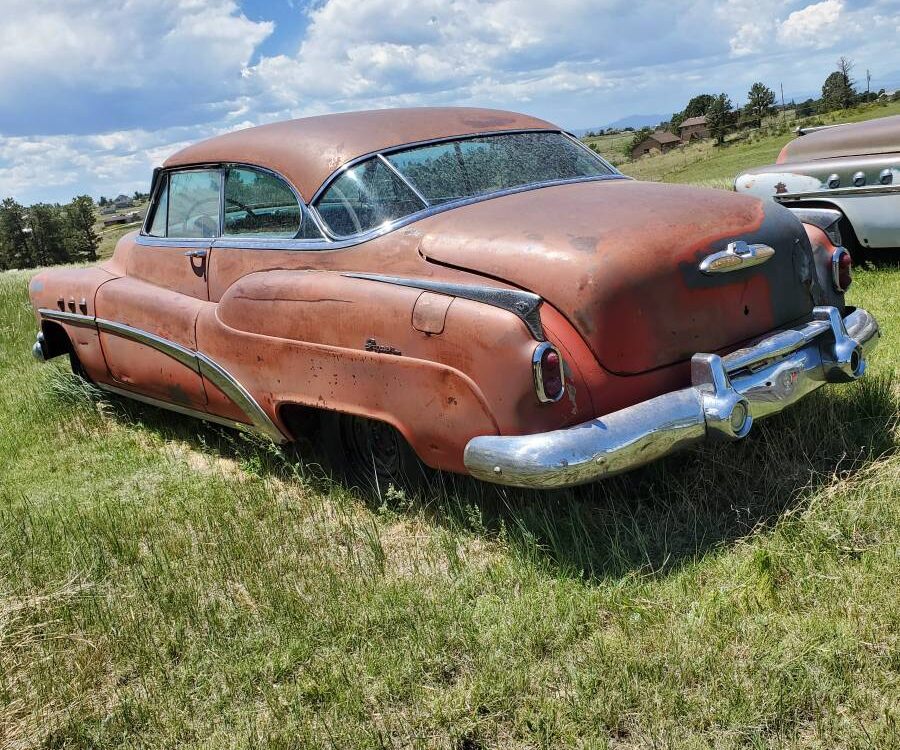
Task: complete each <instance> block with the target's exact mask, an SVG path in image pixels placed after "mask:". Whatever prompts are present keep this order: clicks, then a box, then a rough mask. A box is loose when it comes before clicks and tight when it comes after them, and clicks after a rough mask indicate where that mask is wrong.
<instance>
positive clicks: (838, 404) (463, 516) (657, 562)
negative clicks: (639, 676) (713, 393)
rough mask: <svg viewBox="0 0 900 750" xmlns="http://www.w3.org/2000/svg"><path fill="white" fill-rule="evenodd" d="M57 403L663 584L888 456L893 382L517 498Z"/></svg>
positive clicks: (208, 428) (168, 418) (810, 401)
mask: <svg viewBox="0 0 900 750" xmlns="http://www.w3.org/2000/svg"><path fill="white" fill-rule="evenodd" d="M51 386H52V388H53V390H54V392H55V393H56V397H57V398H59V399H62V400H64V401H68V402H70V403H72V404H73V405H79V404H80V405H84V404H85V403H86V401H87V400H92V401H94V402H95V403H97V404H101V405H102V408H104V409H111V410H113V411H114V413H115V415H116V418H118V419H121V420H123V421H125V422H131V423H136V424H140V425H142V426H143V427H144V428H145V429H147V430H150V431H151V432H152V433H154V434H156V435H157V436H158V437H159V438H160V439H162V440H165V441H172V440H177V441H183V442H184V443H186V444H188V445H190V446H191V447H193V448H195V449H197V450H201V451H205V452H212V453H213V454H217V455H219V456H222V457H225V458H229V459H232V460H234V461H236V462H238V463H239V464H240V465H241V466H242V467H243V468H244V469H246V470H248V471H250V472H251V473H253V474H255V475H258V476H263V477H265V476H273V477H278V478H280V479H282V480H285V481H301V482H303V483H305V484H306V485H308V486H310V487H311V488H313V489H315V490H318V491H321V492H324V493H328V492H332V491H335V489H337V488H341V489H343V490H351V491H354V492H357V493H358V495H359V496H360V497H361V498H362V499H363V500H364V501H365V502H366V503H367V504H368V505H369V506H370V508H372V510H374V511H376V512H392V513H399V514H403V513H408V512H416V513H420V514H422V515H424V516H425V517H427V518H429V519H430V520H431V521H432V522H433V523H434V524H435V525H440V526H444V527H448V528H451V529H454V530H460V531H464V532H466V533H474V534H480V535H484V536H487V537H491V538H503V539H504V540H505V542H506V543H507V544H508V545H509V546H510V548H511V549H512V550H513V551H514V552H515V553H517V554H520V555H523V556H526V557H527V558H529V559H530V560H531V561H533V562H534V563H535V564H536V565H541V566H547V567H549V568H551V569H553V570H554V572H555V573H557V574H564V575H570V576H575V577H584V578H588V579H591V578H603V577H619V576H622V575H626V574H629V573H632V574H635V573H640V574H643V575H648V574H649V575H653V574H663V573H666V572H669V571H671V570H673V569H674V568H676V567H677V566H679V565H683V564H685V563H689V562H691V561H692V560H694V559H696V558H698V557H699V556H702V555H704V554H706V553H708V552H710V551H711V550H714V549H715V548H717V547H719V546H721V545H722V544H727V543H729V542H732V541H734V540H736V539H739V538H741V537H743V536H746V535H747V534H748V533H750V532H751V531H753V530H754V529H756V528H759V527H765V526H768V525H771V524H773V523H775V522H776V521H777V520H778V519H779V518H782V517H784V516H785V515H786V514H788V513H790V512H794V511H796V510H802V509H803V508H804V507H805V505H806V504H807V502H808V500H809V498H810V497H811V496H812V495H813V494H815V493H816V492H817V491H818V490H820V489H821V488H822V487H824V486H826V485H829V484H831V483H834V482H835V481H836V480H839V479H846V478H849V477H851V476H852V475H853V474H854V473H856V472H857V471H859V470H860V469H862V468H864V467H866V466H867V465H869V464H871V463H872V462H873V461H875V460H876V459H878V458H879V457H883V456H885V455H888V454H891V453H894V452H896V451H897V450H898V448H900V438H898V423H900V416H898V415H900V404H898V400H897V396H896V390H895V388H894V383H893V382H892V378H891V377H890V376H887V375H882V376H877V377H870V378H866V379H864V380H862V381H861V382H859V383H857V384H855V385H853V386H845V387H840V386H837V387H835V386H831V387H826V388H824V389H822V390H820V391H818V392H816V393H815V394H813V395H812V396H810V397H809V398H807V399H806V400H804V401H803V402H801V403H799V404H797V405H796V406H795V407H793V408H792V409H789V410H788V411H786V412H784V413H783V414H781V415H779V416H776V417H773V418H771V419H769V420H766V421H762V422H759V423H758V424H757V426H756V427H755V428H754V430H753V432H752V433H751V435H750V436H749V437H748V438H746V439H745V440H743V441H741V442H739V443H731V444H719V445H708V446H704V447H702V448H699V449H696V450H690V451H686V452H684V453H681V454H677V455H675V456H672V457H670V458H668V459H665V460H663V461H659V462H657V463H655V464H652V465H650V466H647V467H645V468H643V469H639V470H637V471H633V472H631V473H628V474H624V475H621V476H618V477H613V478H611V479H608V480H605V481H603V482H599V483H595V484H591V485H585V486H582V487H576V488H571V489H566V490H557V491H552V492H539V491H529V490H517V489H511V488H505V487H500V486H494V485H489V484H485V483H482V482H478V481H476V480H473V479H471V478H467V477H462V476H456V475H451V474H444V473H436V472H430V473H429V474H428V476H427V477H426V479H425V481H424V482H423V486H422V487H421V488H420V489H419V490H418V491H417V492H416V493H415V494H407V493H404V492H398V491H394V490H393V488H391V489H390V490H389V491H387V492H385V493H377V494H376V493H373V492H362V491H359V490H357V489H356V488H348V487H347V486H346V485H342V484H341V483H340V482H339V481H335V480H333V479H332V478H331V477H330V476H329V473H328V468H327V464H326V463H325V462H324V461H320V458H319V456H317V455H316V451H315V447H314V446H312V445H310V444H306V445H303V444H301V445H300V446H299V447H294V446H289V447H287V448H280V447H277V446H275V445H273V444H272V443H270V442H268V441H265V440H262V439H259V438H256V437H254V436H252V435H249V434H245V433H241V432H238V431H235V430H230V429H226V428H221V427H218V426H216V425H211V424H208V423H202V422H199V421H198V420H194V419H190V418H185V417H180V416H178V415H175V414H172V413H170V412H167V411H164V410H161V409H156V408H153V407H149V406H145V405H143V404H140V403H137V402H132V401H128V400H127V399H122V398H118V397H115V396H110V395H109V394H107V393H104V392H102V391H98V390H97V389H95V388H93V387H91V386H89V385H87V384H85V383H84V382H83V381H81V380H79V379H78V378H75V377H74V376H71V375H69V374H68V373H62V372H59V373H58V374H56V375H54V377H53V379H52V380H51Z"/></svg>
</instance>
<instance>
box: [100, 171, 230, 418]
mask: <svg viewBox="0 0 900 750" xmlns="http://www.w3.org/2000/svg"><path fill="white" fill-rule="evenodd" d="M221 191H222V170H221V169H219V168H197V169H182V170H178V171H173V172H171V173H168V174H163V175H162V176H161V179H160V180H159V184H158V185H157V187H156V189H155V191H154V201H153V204H152V206H151V214H150V216H149V218H148V222H147V225H146V230H145V231H144V232H143V233H142V234H141V235H140V236H139V237H138V238H137V240H136V243H135V244H134V245H133V246H132V247H131V248H129V251H128V252H127V254H126V257H125V263H124V271H125V272H124V275H123V276H122V277H121V278H118V279H115V280H113V281H110V282H108V283H106V284H104V285H103V286H102V287H101V288H100V290H99V291H98V293H97V297H96V301H95V305H96V311H97V321H98V323H97V325H98V329H99V331H100V342H101V346H102V348H103V354H104V357H105V358H106V364H107V367H108V368H109V372H110V375H111V376H112V378H113V379H114V380H115V381H116V383H118V384H119V385H121V386H122V387H123V388H125V389H127V390H129V391H137V392H138V393H141V394H143V395H145V396H149V397H152V398H155V399H159V400H162V401H165V402H168V403H172V404H177V405H180V406H182V407H187V408H192V409H196V410H205V407H206V403H207V396H206V391H205V389H204V385H203V379H202V377H201V375H200V372H199V369H198V366H197V362H196V358H195V357H194V356H193V352H195V351H196V349H197V340H196V322H197V316H198V315H199V313H200V310H201V309H202V308H203V306H204V305H205V304H208V302H207V300H208V299H209V293H208V290H207V269H208V267H209V260H210V253H211V250H212V242H213V239H214V238H215V237H216V236H217V235H218V234H219V228H220V224H221Z"/></svg>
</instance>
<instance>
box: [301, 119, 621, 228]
mask: <svg viewBox="0 0 900 750" xmlns="http://www.w3.org/2000/svg"><path fill="white" fill-rule="evenodd" d="M382 159H384V160H385V161H387V162H388V164H390V167H388V166H387V165H386V164H385V162H384V161H382ZM391 167H393V169H391ZM614 173H615V172H614V170H613V169H612V168H611V167H609V166H608V165H607V164H606V163H605V162H603V161H602V160H600V159H599V158H597V157H596V156H594V155H593V154H592V153H591V152H590V151H588V150H587V149H585V148H584V147H582V146H581V145H579V144H578V143H576V142H574V141H573V140H572V139H571V138H569V137H567V136H566V135H564V134H562V133H553V132H536V133H501V134H499V135H486V136H478V137H475V138H457V139H454V140H448V141H442V142H440V143H432V144H428V145H426V146H416V147H411V148H407V149H398V150H394V151H391V152H390V153H386V154H383V155H382V156H380V157H373V158H371V159H368V160H366V161H364V162H362V163H361V164H357V165H356V166H354V167H351V168H350V169H348V170H346V171H345V172H343V173H342V174H341V175H340V176H339V177H337V178H336V179H335V180H334V181H333V182H331V183H330V184H329V185H328V187H327V188H326V190H325V191H324V193H323V194H322V196H321V197H320V198H319V200H318V201H316V209H317V210H318V212H319V215H320V216H321V218H322V220H323V221H324V222H325V224H326V226H327V227H328V229H329V230H330V231H331V233H332V234H334V235H336V236H338V237H347V236H350V235H355V234H361V233H364V232H368V231H370V230H372V229H375V228H377V227H379V226H382V225H384V224H385V223H388V222H391V221H396V220H397V219H401V218H403V217H404V216H409V215H410V214H412V213H415V212H416V211H419V210H421V209H423V208H425V207H427V206H433V205H439V204H441V203H446V202H448V201H454V200H459V199H461V198H469V197H473V196H478V195H486V194H490V193H496V192H499V191H503V190H509V189H513V188H517V187H524V186H527V185H534V184H540V183H544V182H553V181H557V180H577V179H590V178H592V177H602V176H604V175H611V174H614ZM398 174H399V175H400V176H398Z"/></svg>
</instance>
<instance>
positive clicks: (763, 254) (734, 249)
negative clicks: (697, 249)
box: [700, 240, 775, 274]
mask: <svg viewBox="0 0 900 750" xmlns="http://www.w3.org/2000/svg"><path fill="white" fill-rule="evenodd" d="M773 255H775V249H774V248H772V247H769V246H768V245H761V244H753V245H751V244H748V243H746V242H744V241H743V240H737V241H735V242H729V243H728V245H727V247H726V248H725V249H724V250H720V251H719V252H717V253H713V254H712V255H707V256H706V257H705V258H704V259H703V260H702V261H700V271H701V272H702V273H706V274H713V273H728V272H729V271H737V270H740V269H741V268H749V267H750V266H758V265H759V264H760V263H765V262H766V261H767V260H768V259H769V258H771V257H772V256H773Z"/></svg>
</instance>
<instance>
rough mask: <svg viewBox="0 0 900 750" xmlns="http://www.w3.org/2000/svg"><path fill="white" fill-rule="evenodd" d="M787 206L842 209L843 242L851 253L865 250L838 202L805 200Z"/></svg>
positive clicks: (841, 227)
mask: <svg viewBox="0 0 900 750" xmlns="http://www.w3.org/2000/svg"><path fill="white" fill-rule="evenodd" d="M786 207H787V208H827V209H830V210H832V211H840V214H841V218H840V219H838V231H839V232H840V233H841V244H842V245H843V246H844V247H846V248H847V249H848V250H849V251H850V255H852V256H854V257H856V256H858V255H860V254H862V253H863V252H865V249H866V248H865V247H864V246H863V244H862V243H861V242H860V241H859V239H858V238H857V236H856V231H855V230H854V229H853V225H852V224H851V223H850V219H848V218H847V214H846V213H844V209H842V208H841V207H840V206H839V205H837V204H836V203H832V202H830V201H821V200H820V201H803V202H802V203H791V204H790V205H787V206H786Z"/></svg>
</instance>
